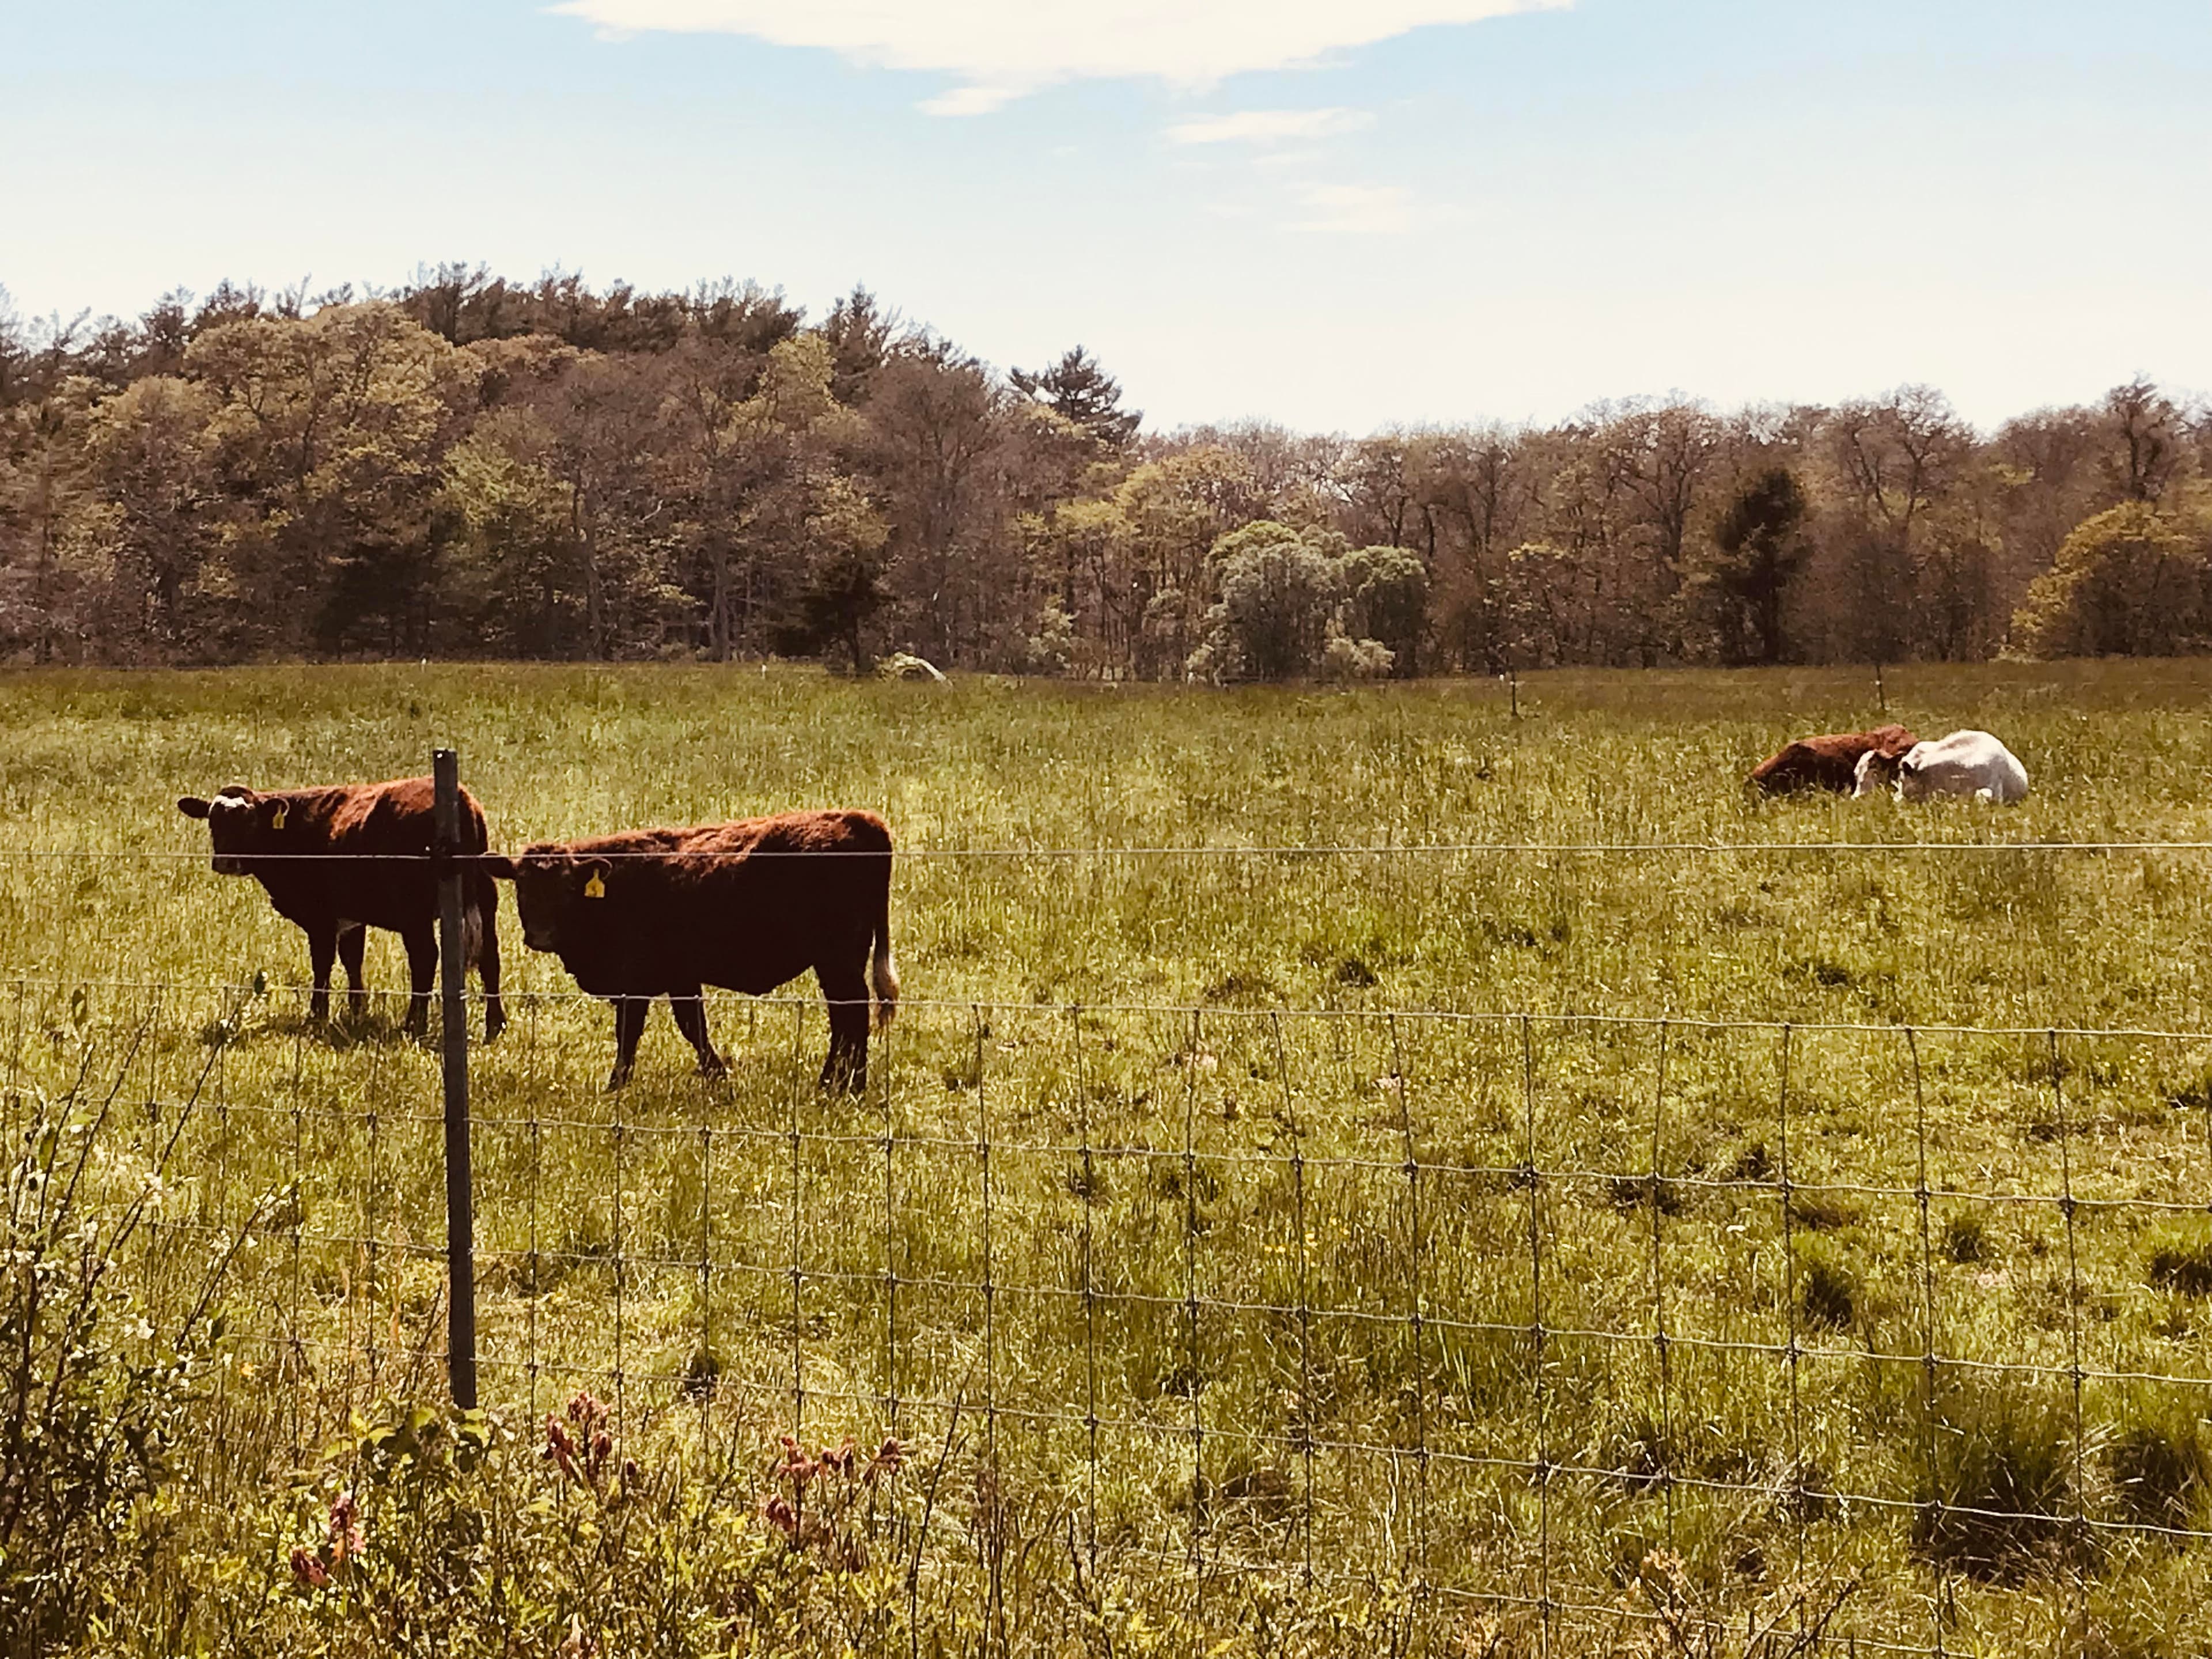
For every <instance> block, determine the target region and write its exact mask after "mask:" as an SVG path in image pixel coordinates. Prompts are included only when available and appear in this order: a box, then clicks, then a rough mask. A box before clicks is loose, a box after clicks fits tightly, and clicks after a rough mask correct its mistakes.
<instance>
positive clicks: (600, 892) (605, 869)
mask: <svg viewBox="0 0 2212 1659" xmlns="http://www.w3.org/2000/svg"><path fill="white" fill-rule="evenodd" d="M582 868H583V872H584V896H585V897H586V898H587V899H599V898H605V896H607V877H608V876H609V875H610V874H611V873H612V872H613V871H614V866H612V865H611V864H609V863H608V862H607V861H606V860H605V859H586V860H584V863H583V866H582Z"/></svg>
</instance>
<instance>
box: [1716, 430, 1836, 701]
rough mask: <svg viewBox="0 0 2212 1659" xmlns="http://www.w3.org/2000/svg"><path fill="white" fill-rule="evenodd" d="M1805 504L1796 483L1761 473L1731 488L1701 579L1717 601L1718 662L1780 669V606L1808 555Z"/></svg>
mask: <svg viewBox="0 0 2212 1659" xmlns="http://www.w3.org/2000/svg"><path fill="white" fill-rule="evenodd" d="M1809 510H1810V503H1809V502H1808V501H1807V499H1806V496H1805V489H1804V486H1803V485H1802V484H1801V483H1799V482H1798V480H1797V475H1796V473H1794V472H1792V471H1790V469H1789V468H1788V467H1786V466H1766V467H1762V468H1760V469H1759V471H1755V472H1753V474H1751V476H1750V477H1747V478H1745V479H1744V480H1743V482H1742V483H1740V484H1738V485H1737V486H1736V489H1735V493H1734V494H1733V495H1729V497H1728V498H1727V499H1726V500H1725V501H1723V503H1722V506H1721V511H1720V516H1719V518H1718V519H1717V520H1716V521H1715V523H1714V525H1713V532H1712V539H1713V550H1714V556H1713V558H1712V560H1711V562H1710V563H1709V564H1708V565H1707V566H1706V567H1705V570H1704V571H1703V572H1702V573H1701V577H1702V580H1704V581H1705V583H1706V584H1708V585H1709V586H1710V587H1711V591H1712V593H1713V596H1714V599H1715V602H1716V603H1715V626H1716V628H1717V630H1718V634H1719V639H1720V655H1721V660H1722V661H1723V662H1730V663H1771V662H1779V661H1781V660H1782V659H1783V656H1784V653H1785V651H1786V650H1787V643H1786V641H1785V640H1784V635H1783V600H1784V596H1785V594H1786V592H1787V590H1788V588H1789V586H1790V581H1791V580H1792V579H1793V578H1794V577H1795V576H1796V574H1797V573H1798V571H1799V570H1800V569H1801V568H1802V567H1803V565H1804V563H1805V561H1806V559H1807V558H1808V556H1810V554H1811V552H1812V547H1811V544H1809V543H1808V541H1807V540H1806V538H1805V535H1804V524H1805V520H1806V517H1807V514H1808V512H1809Z"/></svg>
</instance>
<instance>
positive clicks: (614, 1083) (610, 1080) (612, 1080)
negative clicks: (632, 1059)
mask: <svg viewBox="0 0 2212 1659" xmlns="http://www.w3.org/2000/svg"><path fill="white" fill-rule="evenodd" d="M628 1082H629V1066H616V1067H615V1069H614V1070H613V1072H611V1073H609V1075H608V1077H607V1092H608V1093H609V1094H612V1093H614V1091H616V1090H617V1089H619V1088H621V1087H622V1086H623V1085H624V1084H626V1083H628Z"/></svg>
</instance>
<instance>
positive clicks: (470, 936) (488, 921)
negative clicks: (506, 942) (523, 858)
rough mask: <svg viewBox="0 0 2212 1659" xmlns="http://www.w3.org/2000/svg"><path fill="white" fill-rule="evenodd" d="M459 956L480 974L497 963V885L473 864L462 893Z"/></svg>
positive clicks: (469, 867) (469, 868)
mask: <svg viewBox="0 0 2212 1659" xmlns="http://www.w3.org/2000/svg"><path fill="white" fill-rule="evenodd" d="M461 954H462V959H463V960H464V961H465V962H466V963H468V965H469V966H470V967H471V968H473V969H477V971H478V972H479V973H481V972H482V971H483V967H484V963H486V961H487V960H489V961H490V962H491V963H495V964H496V963H497V962H498V961H499V884H498V883H497V882H495V881H494V880H493V879H492V878H490V877H489V876H488V875H486V874H485V873H484V872H483V869H482V868H481V867H480V866H477V865H474V864H471V865H470V866H468V878H467V880H466V882H465V884H464V885H463V887H462V890H461ZM494 971H495V972H496V971H497V969H496V967H495V969H494Z"/></svg>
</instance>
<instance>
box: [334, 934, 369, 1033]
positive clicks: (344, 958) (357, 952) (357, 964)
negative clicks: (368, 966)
mask: <svg viewBox="0 0 2212 1659" xmlns="http://www.w3.org/2000/svg"><path fill="white" fill-rule="evenodd" d="M367 950H368V928H366V927H349V928H347V929H346V930H345V932H343V933H340V934H339V935H338V962H339V963H340V965H341V966H343V968H344V969H345V975H346V1011H347V1012H349V1013H350V1014H351V1015H353V1016H354V1018H360V1017H361V1016H362V1014H363V1013H365V1012H368V975H367V974H366V973H364V972H363V971H362V955H363V954H364V952H365V951H367Z"/></svg>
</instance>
